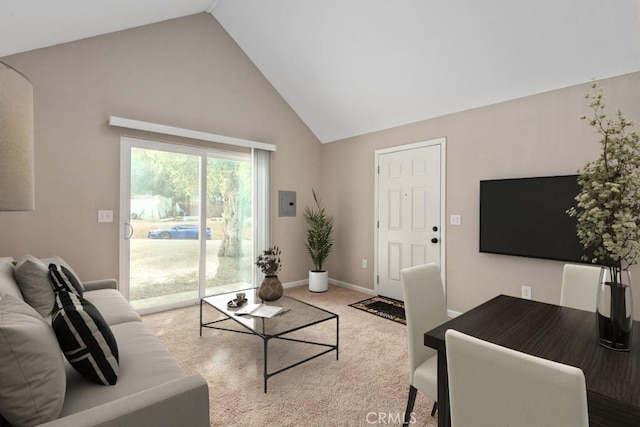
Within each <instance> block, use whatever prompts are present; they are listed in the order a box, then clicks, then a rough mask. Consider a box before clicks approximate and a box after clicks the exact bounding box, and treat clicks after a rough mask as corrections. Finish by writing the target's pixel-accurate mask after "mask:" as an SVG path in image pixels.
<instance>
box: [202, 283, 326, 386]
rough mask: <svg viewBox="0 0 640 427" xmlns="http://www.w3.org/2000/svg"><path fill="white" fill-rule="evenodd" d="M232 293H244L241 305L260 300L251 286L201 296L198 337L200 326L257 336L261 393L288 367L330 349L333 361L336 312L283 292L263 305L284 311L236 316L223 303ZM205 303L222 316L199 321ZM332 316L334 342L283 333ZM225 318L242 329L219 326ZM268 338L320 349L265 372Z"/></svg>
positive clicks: (225, 303)
mask: <svg viewBox="0 0 640 427" xmlns="http://www.w3.org/2000/svg"><path fill="white" fill-rule="evenodd" d="M236 292H245V293H246V298H247V302H246V303H245V304H253V303H260V302H261V300H260V298H259V297H258V295H257V293H258V290H257V289H254V288H252V289H245V290H242V291H234V292H229V293H226V294H219V295H213V296H208V297H204V298H202V299H201V300H200V336H202V328H210V329H219V330H223V331H230V332H236V333H242V334H251V335H257V336H259V337H260V338H262V340H263V362H264V368H263V376H264V392H265V393H266V392H267V380H268V379H269V378H271V377H272V376H274V375H277V374H279V373H281V372H284V371H286V370H288V369H291V368H294V367H296V366H298V365H301V364H303V363H305V362H308V361H310V360H312V359H315V358H317V357H320V356H322V355H324V354H327V353H329V352H332V351H335V352H336V360H338V329H339V319H338V315H337V314H335V313H331V312H330V311H327V310H323V309H322V308H320V307H316V306H315V305H311V304H308V303H306V302H303V301H300V300H297V299H295V298H291V297H288V296H286V295H283V296H282V297H280V299H278V300H276V301H268V302H265V303H266V304H267V305H273V306H278V307H283V308H284V309H285V310H283V312H282V314H278V315H276V316H274V317H271V318H263V317H253V316H249V315H237V314H235V312H236V311H237V310H238V309H237V308H229V307H228V306H227V303H228V302H229V301H232V300H234V299H235V294H236ZM205 305H208V306H210V307H213V308H214V309H216V310H217V311H218V312H220V313H222V314H223V315H225V318H224V319H218V320H214V321H212V322H203V320H202V307H203V306H205ZM243 306H244V305H243ZM332 319H335V321H336V341H335V344H333V343H320V342H315V341H306V340H301V339H297V338H291V337H285V336H284V335H288V334H290V333H292V332H295V331H298V330H301V329H304V328H308V327H310V326H313V325H317V324H318V323H322V322H327V321H330V320H332ZM229 320H231V321H233V322H236V323H238V324H239V325H241V326H243V327H244V329H246V330H238V329H229V328H225V327H223V326H222V325H219V324H221V323H223V322H228V321H229ZM272 339H279V340H285V341H294V342H298V343H304V344H311V345H314V346H318V347H321V348H323V349H324V350H323V351H321V352H319V353H317V354H314V355H313V356H311V357H307V358H306V359H303V360H300V361H298V362H296V363H293V364H291V365H288V366H285V367H283V368H281V369H278V370H276V371H273V372H269V371H268V370H267V359H268V356H269V341H270V340H272Z"/></svg>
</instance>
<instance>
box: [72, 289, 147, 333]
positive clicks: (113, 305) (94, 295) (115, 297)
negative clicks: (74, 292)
mask: <svg viewBox="0 0 640 427" xmlns="http://www.w3.org/2000/svg"><path fill="white" fill-rule="evenodd" d="M84 298H85V299H86V300H87V301H89V302H90V303H92V304H93V305H95V306H96V308H97V309H98V310H99V311H100V314H102V317H104V320H106V321H107V323H108V324H109V325H117V324H118V323H125V322H141V321H142V319H140V315H138V313H136V311H135V310H134V309H133V307H132V306H131V304H129V302H128V301H127V300H126V299H125V297H124V296H123V295H122V294H121V293H120V292H118V291H117V290H115V289H98V290H95V291H87V292H85V293H84Z"/></svg>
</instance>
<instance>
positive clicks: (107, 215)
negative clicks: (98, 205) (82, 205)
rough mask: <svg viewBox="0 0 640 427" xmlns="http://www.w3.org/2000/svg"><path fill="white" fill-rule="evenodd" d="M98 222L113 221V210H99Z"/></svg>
mask: <svg viewBox="0 0 640 427" xmlns="http://www.w3.org/2000/svg"><path fill="white" fill-rule="evenodd" d="M98 222H113V211H111V210H100V211H98Z"/></svg>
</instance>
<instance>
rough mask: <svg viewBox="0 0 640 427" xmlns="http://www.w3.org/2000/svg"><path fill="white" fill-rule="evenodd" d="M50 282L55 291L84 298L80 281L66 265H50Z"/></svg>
mask: <svg viewBox="0 0 640 427" xmlns="http://www.w3.org/2000/svg"><path fill="white" fill-rule="evenodd" d="M49 281H50V282H51V286H53V290H54V292H55V291H65V292H72V293H74V294H76V295H78V296H79V297H81V296H82V293H83V292H84V289H83V288H82V284H81V283H80V280H78V278H77V277H76V276H75V275H74V274H73V273H72V272H71V271H70V270H69V269H68V268H67V267H65V266H64V265H59V264H55V263H53V262H52V263H51V264H49Z"/></svg>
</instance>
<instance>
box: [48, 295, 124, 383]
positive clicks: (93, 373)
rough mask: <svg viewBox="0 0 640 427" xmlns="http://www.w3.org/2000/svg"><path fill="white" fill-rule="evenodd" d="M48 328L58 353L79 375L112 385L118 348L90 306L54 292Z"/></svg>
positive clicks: (106, 326)
mask: <svg viewBox="0 0 640 427" xmlns="http://www.w3.org/2000/svg"><path fill="white" fill-rule="evenodd" d="M51 325H52V326H53V329H54V331H55V332H56V337H57V338H58V343H59V344H60V348H61V349H62V352H63V353H64V355H65V357H66V358H67V360H68V361H69V363H70V364H71V365H72V366H73V367H74V368H75V369H76V370H77V371H78V372H79V373H80V374H82V375H83V376H84V377H85V378H87V379H89V380H91V381H93V382H95V383H98V384H104V385H114V384H115V383H116V381H117V380H118V372H119V361H118V345H117V343H116V339H115V337H114V336H113V333H112V332H111V329H110V328H109V325H108V324H107V322H106V321H105V320H104V318H103V317H102V315H101V314H100V312H99V311H98V309H97V308H96V307H95V306H94V305H93V304H91V303H90V302H89V301H87V300H85V299H84V298H82V297H81V296H78V295H76V294H74V293H72V292H64V291H60V292H56V304H55V307H54V309H53V315H52V318H51Z"/></svg>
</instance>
